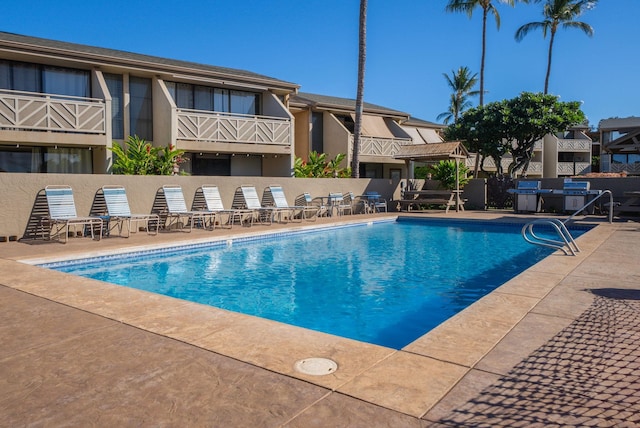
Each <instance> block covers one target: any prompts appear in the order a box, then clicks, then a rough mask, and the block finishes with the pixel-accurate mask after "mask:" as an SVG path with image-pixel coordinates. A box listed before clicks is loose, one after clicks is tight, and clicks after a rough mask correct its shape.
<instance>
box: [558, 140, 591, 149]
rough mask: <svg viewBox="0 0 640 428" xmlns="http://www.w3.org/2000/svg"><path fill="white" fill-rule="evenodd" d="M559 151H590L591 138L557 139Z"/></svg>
mask: <svg viewBox="0 0 640 428" xmlns="http://www.w3.org/2000/svg"><path fill="white" fill-rule="evenodd" d="M558 151H559V152H590V151H591V140H585V139H581V140H577V139H566V138H563V139H558Z"/></svg>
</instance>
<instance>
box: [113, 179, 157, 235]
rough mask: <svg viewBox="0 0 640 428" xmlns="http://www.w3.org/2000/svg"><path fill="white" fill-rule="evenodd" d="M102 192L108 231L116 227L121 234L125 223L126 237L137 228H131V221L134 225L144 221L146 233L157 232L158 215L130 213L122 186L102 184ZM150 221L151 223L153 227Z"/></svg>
mask: <svg viewBox="0 0 640 428" xmlns="http://www.w3.org/2000/svg"><path fill="white" fill-rule="evenodd" d="M102 194H103V196H104V202H105V205H106V207H107V220H108V230H109V232H111V231H112V230H114V229H115V228H116V227H117V228H118V234H119V235H120V236H122V229H123V228H124V225H125V224H126V226H127V235H126V236H125V238H128V237H129V236H130V234H131V233H134V232H136V230H137V227H134V228H133V229H132V227H131V224H132V223H133V225H134V226H135V225H137V223H144V226H145V230H146V231H147V233H148V234H152V232H153V231H154V232H155V233H153V234H157V233H158V229H159V228H160V216H158V215H157V214H132V213H131V208H130V207H129V200H128V199H127V192H126V190H125V188H124V186H117V185H109V186H102ZM150 222H152V223H153V227H152V226H151V224H150Z"/></svg>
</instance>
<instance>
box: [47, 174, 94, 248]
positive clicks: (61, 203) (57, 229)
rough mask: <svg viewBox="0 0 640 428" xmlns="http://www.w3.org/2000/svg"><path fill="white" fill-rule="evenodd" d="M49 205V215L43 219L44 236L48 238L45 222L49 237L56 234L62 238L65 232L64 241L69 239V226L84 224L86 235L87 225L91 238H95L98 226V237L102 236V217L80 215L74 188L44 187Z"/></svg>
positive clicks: (83, 230) (83, 229) (83, 228)
mask: <svg viewBox="0 0 640 428" xmlns="http://www.w3.org/2000/svg"><path fill="white" fill-rule="evenodd" d="M44 192H45V195H46V197H47V205H48V207H49V215H48V216H45V217H43V218H42V219H41V229H42V238H43V239H46V236H45V228H44V224H45V223H46V224H47V226H48V227H47V229H48V232H49V239H51V238H52V237H54V236H57V237H58V240H59V239H60V235H61V234H63V232H64V243H65V244H66V243H67V241H68V240H69V228H70V227H71V226H82V234H83V235H84V233H85V229H86V227H88V228H89V230H90V232H91V238H92V239H95V234H94V228H98V239H100V237H101V236H102V225H103V222H102V218H100V217H97V216H90V217H78V214H77V211H76V203H75V201H74V199H73V190H72V189H71V187H70V186H47V187H45V189H44Z"/></svg>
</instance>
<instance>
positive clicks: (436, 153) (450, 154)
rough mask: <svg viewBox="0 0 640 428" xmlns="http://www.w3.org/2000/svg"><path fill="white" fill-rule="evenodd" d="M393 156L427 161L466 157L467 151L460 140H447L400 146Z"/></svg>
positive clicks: (467, 155)
mask: <svg viewBox="0 0 640 428" xmlns="http://www.w3.org/2000/svg"><path fill="white" fill-rule="evenodd" d="M393 157H394V158H395V159H404V160H412V161H422V162H428V161H438V160H447V159H466V158H468V157H469V152H468V151H467V148H466V147H465V146H464V144H462V143H461V142H460V141H448V142H445V143H432V144H413V145H408V146H401V147H400V150H398V153H396V154H395V155H394V156H393Z"/></svg>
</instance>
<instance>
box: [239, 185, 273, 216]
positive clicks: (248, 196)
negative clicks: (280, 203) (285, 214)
mask: <svg viewBox="0 0 640 428" xmlns="http://www.w3.org/2000/svg"><path fill="white" fill-rule="evenodd" d="M239 190H240V193H241V194H242V198H243V201H244V202H243V204H244V207H243V208H245V209H249V210H251V211H252V212H253V218H254V220H257V221H258V222H260V223H268V224H271V223H273V217H274V216H275V214H276V212H277V211H278V208H276V207H264V206H262V204H261V203H260V198H258V192H257V191H256V188H255V187H254V186H247V185H244V186H240V187H239ZM236 193H237V191H236Z"/></svg>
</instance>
